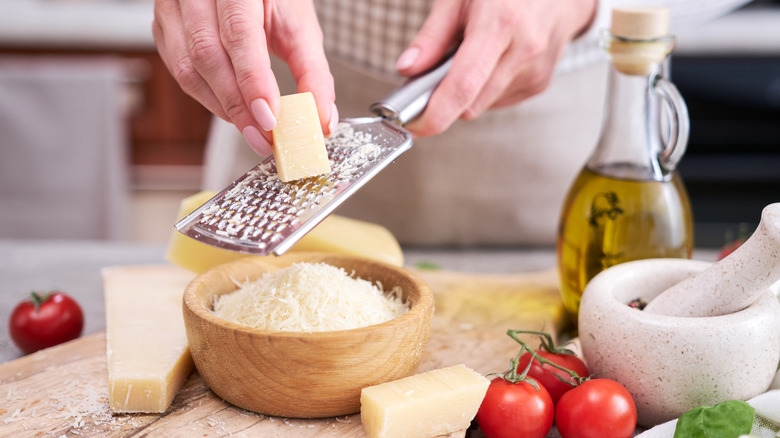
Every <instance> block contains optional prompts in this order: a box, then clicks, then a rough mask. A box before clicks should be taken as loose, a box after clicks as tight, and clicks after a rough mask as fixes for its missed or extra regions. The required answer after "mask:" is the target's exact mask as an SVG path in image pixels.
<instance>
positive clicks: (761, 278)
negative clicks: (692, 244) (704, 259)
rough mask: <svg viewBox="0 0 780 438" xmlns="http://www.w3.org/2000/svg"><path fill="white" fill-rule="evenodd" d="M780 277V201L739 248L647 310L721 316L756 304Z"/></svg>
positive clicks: (765, 211) (673, 287)
mask: <svg viewBox="0 0 780 438" xmlns="http://www.w3.org/2000/svg"><path fill="white" fill-rule="evenodd" d="M778 280H780V203H774V204H770V205H768V206H767V207H765V208H764V211H763V212H762V214H761V222H760V223H759V224H758V228H757V229H756V231H755V232H754V233H753V235H751V236H750V238H749V239H748V240H747V241H746V242H745V243H744V244H742V246H740V247H739V248H738V249H737V250H736V251H734V252H733V253H731V254H729V255H728V256H726V257H725V258H724V259H723V260H720V261H718V262H716V263H714V264H713V265H712V266H710V267H709V268H707V269H705V270H704V271H702V272H700V273H698V274H696V275H694V276H691V277H689V278H687V279H685V280H683V281H681V282H680V283H677V284H676V285H674V286H672V287H670V288H669V289H667V290H666V291H664V292H662V293H661V294H660V295H658V296H657V297H656V298H655V299H654V300H652V301H650V303H648V305H647V307H645V309H644V311H645V312H650V313H656V314H661V315H670V316H690V317H697V316H718V315H726V314H729V313H734V312H737V311H739V310H742V309H744V308H746V307H748V306H749V305H751V304H753V302H755V300H757V299H758V298H759V296H760V295H761V294H762V293H763V292H765V291H766V290H767V289H769V287H770V286H772V285H773V284H774V283H776V282H777V281H778Z"/></svg>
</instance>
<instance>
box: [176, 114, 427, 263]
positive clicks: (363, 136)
mask: <svg viewBox="0 0 780 438" xmlns="http://www.w3.org/2000/svg"><path fill="white" fill-rule="evenodd" d="M411 146H412V140H411V137H410V136H409V135H408V133H407V132H406V131H404V130H403V129H401V128H399V127H398V126H396V125H394V124H392V123H390V122H389V121H387V120H385V119H383V118H381V117H376V118H358V119H350V120H347V121H344V122H341V123H340V124H339V127H338V129H337V130H336V133H335V134H334V135H332V136H331V137H330V138H329V139H326V148H327V150H328V157H329V159H330V165H331V173H330V174H328V175H321V176H318V177H314V178H305V179H301V180H297V181H291V182H287V183H284V182H282V181H281V180H279V178H278V176H277V173H276V164H275V162H274V159H273V157H272V156H271V157H269V158H267V159H266V160H265V161H263V162H262V163H260V164H258V165H257V166H256V167H255V168H254V169H252V170H250V171H249V172H247V173H246V174H245V175H244V176H242V177H241V178H239V179H238V180H236V181H235V182H233V183H232V184H231V185H230V186H228V187H227V188H225V189H224V190H223V191H221V192H220V193H219V194H218V195H216V196H215V197H214V198H212V199H211V200H209V201H208V202H206V203H205V204H204V205H202V206H201V207H199V208H198V209H197V210H195V211H194V212H192V213H191V214H190V215H188V216H187V217H185V218H184V219H182V220H181V221H180V222H179V223H177V224H176V228H177V229H178V230H179V231H180V232H182V233H184V234H186V235H188V236H190V237H192V238H194V239H197V240H199V241H201V242H204V243H207V244H209V245H213V246H217V247H221V248H225V249H229V250H233V251H240V252H245V253H250V254H262V255H267V254H270V253H274V254H277V255H278V254H282V253H284V252H285V251H287V250H288V249H289V248H290V246H292V245H293V244H294V243H295V242H297V241H298V239H300V237H302V236H303V235H304V234H306V233H308V232H309V231H310V230H311V229H312V228H313V227H314V226H315V225H317V224H318V223H319V222H320V221H321V220H322V219H324V218H325V217H326V216H328V215H329V214H330V213H332V212H333V210H335V209H336V208H337V207H338V206H339V205H341V204H342V203H343V202H344V201H345V200H346V199H347V198H348V197H349V196H351V195H352V194H353V193H354V192H355V191H357V189H359V188H360V187H361V186H363V185H364V184H365V183H366V182H367V181H368V180H370V179H371V178H372V177H373V176H374V175H376V174H377V173H378V172H379V171H380V170H382V169H383V168H384V167H385V166H387V165H388V164H390V163H391V162H392V161H393V160H395V159H396V158H397V157H398V156H399V155H401V154H402V153H403V152H405V151H406V150H408V149H409V148H410V147H411Z"/></svg>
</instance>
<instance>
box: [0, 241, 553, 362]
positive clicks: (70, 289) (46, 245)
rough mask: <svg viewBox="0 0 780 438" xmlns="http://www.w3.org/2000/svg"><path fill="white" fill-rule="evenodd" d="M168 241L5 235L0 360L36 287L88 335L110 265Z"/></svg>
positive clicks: (521, 268)
mask: <svg viewBox="0 0 780 438" xmlns="http://www.w3.org/2000/svg"><path fill="white" fill-rule="evenodd" d="M164 254H165V246H164V245H150V244H137V243H118V242H106V241H77V240H72V241H49V240H40V241H38V240H1V239H0V278H2V279H3V282H2V286H0V327H2V328H3V329H2V331H0V363H2V362H6V361H9V360H13V359H16V358H18V357H21V356H22V353H21V352H20V351H19V350H18V349H17V348H16V347H15V346H14V345H13V344H12V342H11V340H10V338H9V335H8V329H7V328H8V317H9V315H10V313H11V311H12V310H13V307H14V306H16V304H17V303H18V302H19V301H20V300H22V299H23V298H25V297H26V296H27V294H28V293H29V292H31V291H33V290H41V291H46V290H51V289H55V288H56V289H61V290H62V291H64V292H66V293H68V294H70V295H72V296H73V297H74V298H75V299H76V300H77V301H78V302H79V304H81V306H82V308H83V310H84V313H85V324H84V335H88V334H91V333H96V332H99V331H102V330H104V329H105V320H104V316H103V315H104V313H103V285H102V281H101V277H100V270H101V268H102V267H104V266H111V265H132V264H159V263H167V262H166V261H165V258H164ZM405 255H406V262H407V264H408V265H410V266H413V265H416V264H418V263H423V262H425V263H433V264H436V265H437V266H439V267H441V268H443V269H448V270H453V271H462V272H481V273H512V272H531V271H542V270H545V269H550V268H552V267H553V266H555V255H554V252H553V250H552V249H550V248H542V249H522V250H521V249H518V250H487V249H483V250H424V249H409V250H406V251H405Z"/></svg>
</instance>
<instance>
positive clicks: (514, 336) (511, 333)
mask: <svg viewBox="0 0 780 438" xmlns="http://www.w3.org/2000/svg"><path fill="white" fill-rule="evenodd" d="M519 333H530V334H539V335H540V336H541V335H546V336H547V338H548V340H549V342H550V344H552V338H551V337H550V335H549V334H547V333H542V332H532V331H526V330H507V334H508V335H509V336H510V337H511V338H512V339H514V340H515V341H517V343H519V344H520V345H521V346H522V347H523V348H521V349H520V353H518V356H517V358H516V362H515V363H514V365H515V366H517V365H519V363H520V359H519V358H520V355H522V353H523V352H524V351H528V352H529V353H531V355H532V356H533V358H532V359H531V360H530V361H528V366H527V367H526V371H525V373H527V372H528V370H529V369H530V368H531V364H532V363H533V361H534V359H536V360H538V361H539V362H541V363H543V364H548V365H550V366H553V367H555V368H558V369H559V370H561V371H563V372H565V373H567V374H568V375H569V376H570V377H571V378H572V381H574V382H577V383H576V384H575V383H572V382H570V381H567V380H566V379H564V378H562V377H561V376H559V375H557V374H556V375H555V377H557V378H558V380H560V381H561V382H564V383H567V384H569V385H571V386H577V385H578V384H580V383H582V382H583V381H584V380H587V378H583V377H582V376H580V375H579V374H577V372H575V371H572V370H570V369H568V368H566V367H563V366H561V365H558V364H557V363H555V362H552V361H550V360H547V359H545V358H543V357H542V356H539V355H538V354H536V351H534V350H533V348H531V347H529V346H528V344H527V343H525V342H524V341H523V340H522V339H520V338H519V337H518V334H519ZM567 351H569V352H570V353H566V354H574V353H573V352H571V350H568V349H567ZM555 352H556V351H555V350H554V351H552V353H555ZM525 373H524V374H525Z"/></svg>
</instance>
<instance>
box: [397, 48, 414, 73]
mask: <svg viewBox="0 0 780 438" xmlns="http://www.w3.org/2000/svg"><path fill="white" fill-rule="evenodd" d="M419 54H420V49H418V48H417V47H409V48H408V49H406V50H405V51H404V53H401V56H399V57H398V61H396V62H395V69H396V70H406V69H407V68H409V67H411V66H412V64H414V61H415V60H416V59H417V56H418V55H419Z"/></svg>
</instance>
